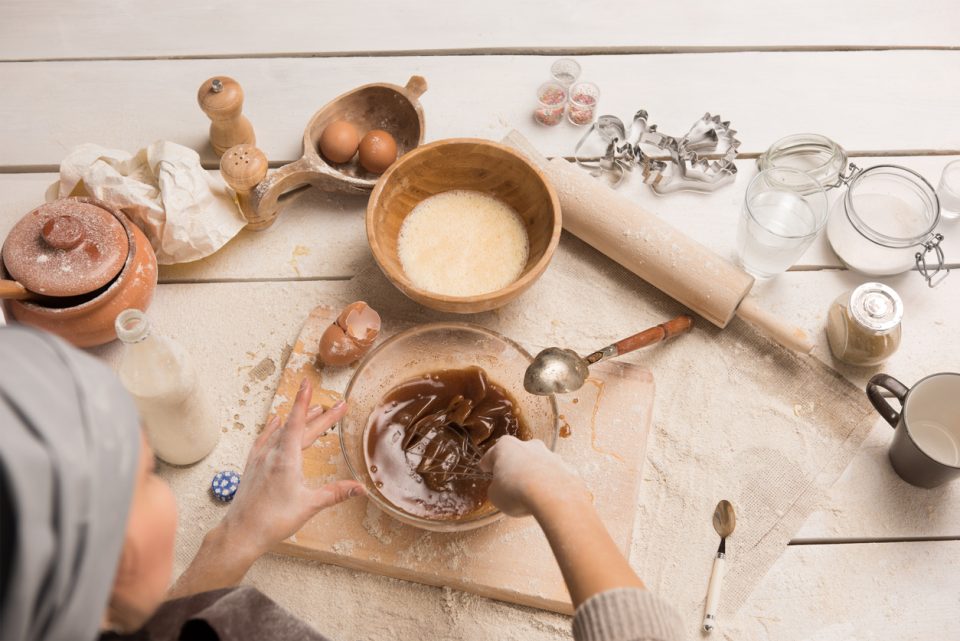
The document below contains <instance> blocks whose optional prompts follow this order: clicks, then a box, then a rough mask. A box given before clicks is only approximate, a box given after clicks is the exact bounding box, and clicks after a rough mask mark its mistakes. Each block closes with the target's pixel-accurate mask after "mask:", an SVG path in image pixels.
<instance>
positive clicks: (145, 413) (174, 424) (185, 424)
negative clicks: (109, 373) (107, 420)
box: [116, 309, 220, 465]
mask: <svg viewBox="0 0 960 641" xmlns="http://www.w3.org/2000/svg"><path fill="white" fill-rule="evenodd" d="M116 328H117V337H118V338H119V339H120V340H121V341H122V342H123V344H124V350H123V356H122V357H121V359H120V366H119V368H118V372H117V373H118V375H119V376H120V382H122V383H123V386H124V387H126V388H127V391H128V392H130V394H131V395H132V396H133V399H134V402H135V403H136V405H137V409H139V410H140V419H141V420H142V421H143V425H144V427H145V428H146V430H147V437H148V438H149V439H150V445H151V446H152V447H153V450H154V452H155V453H156V455H157V456H158V457H160V459H162V460H163V461H165V462H167V463H170V464H172V465H189V464H190V463H196V462H197V461H199V460H200V459H202V458H203V457H205V456H206V455H207V454H209V453H210V451H211V450H213V448H214V447H215V446H216V444H217V441H218V440H219V439H220V428H219V426H218V425H217V423H216V421H214V420H213V418H214V417H213V414H212V413H211V411H210V406H209V404H208V403H207V399H206V397H205V396H206V395H205V394H203V391H202V390H201V389H200V388H199V387H198V385H197V377H196V373H195V372H194V369H193V367H192V365H191V363H190V361H189V360H188V358H187V355H186V353H185V352H184V350H183V348H182V347H180V345H178V344H177V343H175V342H174V341H172V340H170V339H168V338H165V337H163V336H158V335H156V334H153V333H152V332H151V331H150V321H149V320H147V317H146V316H145V315H144V314H143V312H141V311H140V310H138V309H128V310H125V311H123V312H121V313H120V315H119V316H117V320H116Z"/></svg>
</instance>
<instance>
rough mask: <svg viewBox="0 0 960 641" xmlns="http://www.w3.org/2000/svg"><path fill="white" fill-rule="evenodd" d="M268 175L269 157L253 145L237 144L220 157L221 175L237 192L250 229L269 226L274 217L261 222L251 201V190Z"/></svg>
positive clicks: (238, 201) (238, 200)
mask: <svg viewBox="0 0 960 641" xmlns="http://www.w3.org/2000/svg"><path fill="white" fill-rule="evenodd" d="M266 175H267V157H266V155H264V153H263V152H262V151H260V150H259V149H257V148H256V147H254V146H253V145H236V146H234V147H231V148H230V149H228V150H227V153H225V154H223V156H222V157H221V158H220V176H221V177H222V178H223V181H224V182H225V183H227V184H228V185H230V187H231V188H232V189H233V190H234V191H235V192H237V203H239V204H240V211H241V212H242V213H243V216H244V218H246V219H247V220H248V221H249V222H248V223H247V227H248V228H250V229H264V228H266V227H269V226H270V224H271V223H272V222H273V219H272V218H271V219H270V220H268V221H266V222H265V223H263V222H260V220H259V216H258V215H257V212H256V210H255V209H254V207H253V206H252V205H251V203H250V192H251V191H252V190H253V188H254V187H256V186H257V185H258V184H259V183H260V181H262V180H263V179H264V178H265V177H266Z"/></svg>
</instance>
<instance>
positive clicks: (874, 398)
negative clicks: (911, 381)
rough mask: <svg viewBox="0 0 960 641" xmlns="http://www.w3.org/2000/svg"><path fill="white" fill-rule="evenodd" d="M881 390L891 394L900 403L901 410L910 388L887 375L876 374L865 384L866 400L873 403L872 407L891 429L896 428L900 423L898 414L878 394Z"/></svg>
mask: <svg viewBox="0 0 960 641" xmlns="http://www.w3.org/2000/svg"><path fill="white" fill-rule="evenodd" d="M881 388H882V389H885V390H887V391H888V392H890V393H891V394H893V395H894V396H895V397H896V398H897V400H898V401H900V406H901V408H902V407H903V401H904V399H905V398H906V397H907V392H909V391H910V388H908V387H907V386H906V385H904V384H903V383H901V382H900V381H898V380H897V379H895V378H894V377H892V376H890V375H889V374H877V375H875V376H874V377H873V378H871V379H870V381H869V382H868V383H867V398H868V399H870V402H871V403H873V407H874V408H875V409H876V410H877V411H878V412H880V416H882V417H883V419H884V420H885V421H886V422H887V423H890V426H891V427H896V426H897V423H899V422H900V412H897V411H895V410H894V409H893V408H892V407H890V404H889V403H888V402H887V399H885V398H884V397H883V395H882V394H880V389H881ZM901 411H902V410H901Z"/></svg>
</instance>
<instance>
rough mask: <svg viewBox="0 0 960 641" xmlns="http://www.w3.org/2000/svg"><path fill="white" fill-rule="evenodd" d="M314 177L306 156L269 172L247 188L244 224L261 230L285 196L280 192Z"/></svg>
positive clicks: (305, 182) (267, 225) (302, 184)
mask: <svg viewBox="0 0 960 641" xmlns="http://www.w3.org/2000/svg"><path fill="white" fill-rule="evenodd" d="M316 180H317V169H316V167H314V162H313V159H312V158H308V157H306V156H304V157H303V158H301V159H300V160H296V161H294V162H292V163H290V164H288V165H284V166H283V167H280V168H279V169H277V170H276V171H275V172H273V173H272V174H269V175H268V176H267V177H266V178H264V179H263V181H262V182H261V183H260V184H259V185H257V186H256V187H255V188H254V189H253V191H252V192H251V198H250V210H251V211H250V212H249V213H247V214H246V216H247V228H248V229H253V230H261V229H266V228H267V227H269V226H270V225H272V224H273V221H275V220H276V219H277V216H278V215H279V214H280V209H281V208H282V207H283V205H285V204H286V201H287V200H288V199H287V198H283V196H284V195H285V194H287V193H288V192H291V191H294V190H297V189H299V188H301V187H306V186H307V185H309V184H311V183H313V184H316Z"/></svg>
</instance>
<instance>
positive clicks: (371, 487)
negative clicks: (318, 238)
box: [339, 323, 559, 532]
mask: <svg viewBox="0 0 960 641" xmlns="http://www.w3.org/2000/svg"><path fill="white" fill-rule="evenodd" d="M531 360H532V358H531V356H530V354H528V353H527V351H526V350H524V349H523V348H522V347H520V346H519V345H517V344H516V343H514V342H513V341H512V340H510V339H508V338H506V337H504V336H501V335H500V334H498V333H496V332H494V331H492V330H489V329H485V328H483V327H480V326H479V325H472V324H469V323H431V324H427V325H419V326H417V327H414V328H412V329H408V330H406V331H404V332H400V333H399V334H396V335H394V336H392V337H391V338H389V339H387V340H386V341H384V342H383V343H381V344H380V345H379V346H377V348H376V349H374V350H373V351H371V352H370V353H369V354H367V356H366V358H364V359H363V360H362V361H361V362H360V365H358V366H357V370H356V372H354V374H353V378H352V379H351V380H350V384H349V385H348V386H347V391H346V394H345V396H346V398H347V400H348V401H349V402H350V406H349V409H348V410H347V413H346V415H345V416H344V417H343V419H341V421H340V426H339V432H340V448H341V449H342V451H343V457H344V458H345V459H346V461H347V467H349V468H350V473H351V474H352V475H353V478H355V479H356V480H357V481H359V482H360V483H363V485H364V486H365V487H366V489H367V496H368V497H369V498H370V500H371V501H373V503H374V504H375V505H376V506H377V507H378V508H380V509H381V510H383V511H384V512H386V513H387V514H389V515H390V516H392V517H394V518H395V519H397V520H399V521H402V522H403V523H407V524H409V525H413V526H415V527H419V528H423V529H426V530H433V531H438V532H459V531H463V530H472V529H474V528H478V527H482V526H484V525H488V524H490V523H493V522H494V521H497V520H498V519H500V517H501V516H502V514H501V513H500V511H499V510H497V509H496V508H494V507H493V506H492V505H490V504H489V503H487V504H485V505H484V507H483V508H481V509H480V510H479V511H475V512H472V513H470V514H467V515H465V516H463V517H460V518H456V519H445V520H441V519H429V518H423V517H420V516H417V515H414V514H410V513H408V512H406V511H404V510H402V509H400V508H399V507H397V506H395V505H394V504H393V503H391V502H390V501H389V500H388V499H387V498H386V497H384V496H383V495H382V494H381V493H380V492H379V491H378V489H377V487H376V485H375V484H374V482H373V481H372V480H371V479H370V474H369V472H368V467H367V462H366V456H365V448H366V442H367V439H366V432H367V423H368V420H369V418H370V414H371V413H372V411H373V409H374V407H376V405H377V403H378V402H379V401H380V399H381V398H383V396H385V395H386V394H387V392H389V391H390V390H392V389H393V388H394V387H396V386H397V385H398V384H400V383H402V382H404V381H407V380H409V379H411V378H414V377H417V376H422V375H423V374H427V373H430V372H435V371H437V370H441V369H461V368H465V367H470V366H471V365H476V366H478V367H481V368H483V369H484V370H485V371H486V372H487V375H488V376H489V379H490V380H491V381H492V382H494V383H497V384H498V385H500V386H501V387H503V388H504V389H505V390H507V391H508V392H509V393H510V395H511V396H512V397H513V398H514V400H516V402H517V405H518V407H519V413H520V415H521V416H522V417H523V420H524V423H525V424H526V426H527V428H528V430H529V432H530V437H531V438H535V439H540V440H542V441H543V442H544V443H546V445H547V447H549V448H550V449H551V450H552V449H553V448H554V447H555V446H556V442H557V434H558V430H559V425H558V423H557V402H556V399H554V397H553V396H534V395H532V394H529V393H527V392H526V391H525V390H524V389H523V373H524V371H526V369H527V366H528V365H529V364H530V362H531Z"/></svg>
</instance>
